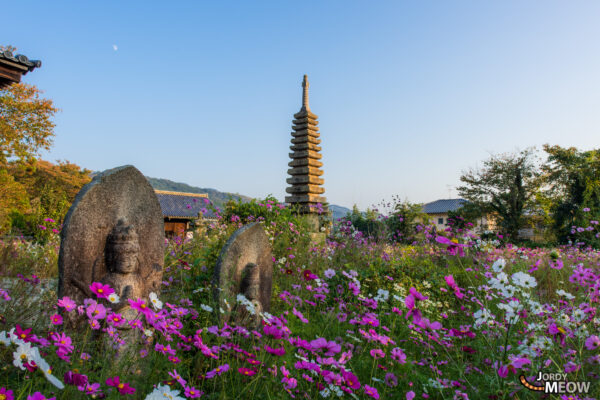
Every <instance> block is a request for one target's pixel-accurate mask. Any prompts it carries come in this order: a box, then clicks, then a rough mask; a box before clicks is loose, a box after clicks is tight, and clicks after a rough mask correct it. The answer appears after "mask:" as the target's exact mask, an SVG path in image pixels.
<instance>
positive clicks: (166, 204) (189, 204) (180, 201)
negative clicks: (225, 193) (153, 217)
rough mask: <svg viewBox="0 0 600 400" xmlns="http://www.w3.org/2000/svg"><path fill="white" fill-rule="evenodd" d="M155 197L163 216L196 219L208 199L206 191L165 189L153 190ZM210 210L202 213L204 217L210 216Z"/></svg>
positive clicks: (204, 207) (200, 214)
mask: <svg viewBox="0 0 600 400" xmlns="http://www.w3.org/2000/svg"><path fill="white" fill-rule="evenodd" d="M154 192H155V193H156V197H157V198H158V202H159V203H160V208H161V209H162V213H163V217H169V218H185V219H196V218H198V216H202V210H203V209H206V206H207V204H206V203H205V200H204V199H207V200H208V195H207V194H206V193H184V192H171V191H166V190H155V191H154ZM209 213H210V211H208V210H207V212H206V213H204V217H205V218H211V216H210V215H209Z"/></svg>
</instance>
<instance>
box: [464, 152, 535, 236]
mask: <svg viewBox="0 0 600 400" xmlns="http://www.w3.org/2000/svg"><path fill="white" fill-rule="evenodd" d="M540 177H541V174H540V172H539V170H538V168H537V166H536V164H535V161H534V153H533V149H526V150H523V151H520V152H518V153H507V154H501V155H495V156H492V157H490V158H489V159H488V160H486V161H484V163H483V168H481V169H473V168H472V169H470V170H468V171H466V172H464V173H463V175H462V176H461V177H460V180H461V182H463V185H462V186H460V187H458V188H457V189H458V192H459V193H460V195H461V196H462V197H463V198H465V199H466V200H468V201H470V202H472V203H474V204H476V205H477V206H478V207H479V208H480V209H481V210H482V212H484V213H490V214H492V215H494V216H495V217H496V218H497V219H498V225H499V227H500V228H501V229H502V230H503V232H504V233H506V234H507V235H509V236H510V237H511V238H517V236H518V232H519V229H520V228H521V227H522V226H523V222H524V221H523V216H524V214H525V213H526V212H534V211H535V209H536V207H535V206H534V204H535V195H536V193H537V192H538V189H539V188H540V186H541V183H542V181H541V178H540Z"/></svg>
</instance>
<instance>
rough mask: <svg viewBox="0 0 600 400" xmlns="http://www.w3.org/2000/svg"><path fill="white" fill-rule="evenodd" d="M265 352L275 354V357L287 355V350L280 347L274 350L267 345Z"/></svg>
mask: <svg viewBox="0 0 600 400" xmlns="http://www.w3.org/2000/svg"><path fill="white" fill-rule="evenodd" d="M265 351H266V352H267V353H269V354H273V355H275V356H282V355H284V354H285V348H284V347H278V348H276V349H275V348H273V347H271V346H268V345H265Z"/></svg>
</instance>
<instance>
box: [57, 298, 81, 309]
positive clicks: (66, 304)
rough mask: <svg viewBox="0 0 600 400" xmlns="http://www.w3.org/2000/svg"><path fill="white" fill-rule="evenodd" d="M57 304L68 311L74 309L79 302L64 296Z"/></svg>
mask: <svg viewBox="0 0 600 400" xmlns="http://www.w3.org/2000/svg"><path fill="white" fill-rule="evenodd" d="M57 304H58V306H59V307H62V308H64V309H65V310H67V311H71V310H74V309H75V307H77V304H76V303H75V302H74V301H73V300H71V299H70V298H68V297H67V296H65V297H63V298H62V299H59V300H58V303H57Z"/></svg>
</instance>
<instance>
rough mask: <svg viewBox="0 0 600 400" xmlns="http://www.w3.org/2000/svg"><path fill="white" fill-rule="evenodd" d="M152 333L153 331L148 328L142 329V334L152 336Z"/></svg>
mask: <svg viewBox="0 0 600 400" xmlns="http://www.w3.org/2000/svg"><path fill="white" fill-rule="evenodd" d="M153 334H154V332H152V331H151V330H150V329H144V335H146V336H148V337H152V335H153Z"/></svg>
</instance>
